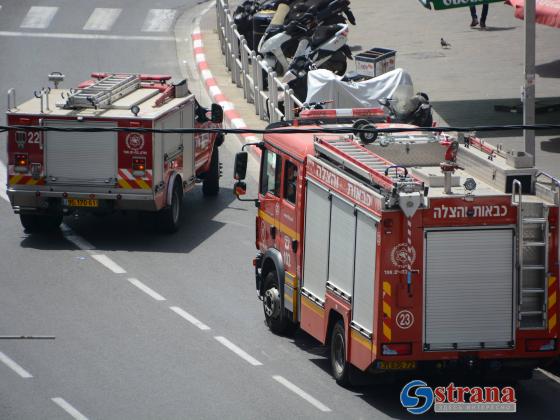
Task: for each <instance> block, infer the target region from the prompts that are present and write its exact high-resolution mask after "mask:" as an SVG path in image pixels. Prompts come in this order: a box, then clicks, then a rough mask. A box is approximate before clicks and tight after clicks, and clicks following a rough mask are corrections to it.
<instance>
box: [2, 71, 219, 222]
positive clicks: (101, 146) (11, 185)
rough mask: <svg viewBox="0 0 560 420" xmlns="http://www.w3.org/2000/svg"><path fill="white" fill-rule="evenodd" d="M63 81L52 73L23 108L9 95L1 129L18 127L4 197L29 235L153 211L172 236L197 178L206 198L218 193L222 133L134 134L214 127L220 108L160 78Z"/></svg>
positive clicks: (13, 132)
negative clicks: (65, 223)
mask: <svg viewBox="0 0 560 420" xmlns="http://www.w3.org/2000/svg"><path fill="white" fill-rule="evenodd" d="M63 78H64V77H63V75H62V74H61V73H52V74H51V75H49V79H50V80H51V81H52V82H54V84H55V88H54V89H50V88H49V89H42V90H41V91H39V92H35V96H36V98H34V99H31V100H29V101H26V102H24V103H22V104H16V103H15V91H14V90H13V89H12V90H11V91H10V92H9V94H8V112H7V116H8V125H11V126H19V128H17V129H14V130H10V131H9V134H8V191H7V192H8V196H9V198H10V202H11V204H12V207H13V208H14V210H15V212H16V213H18V214H19V216H20V219H21V222H22V224H23V226H24V227H25V229H26V230H27V231H28V232H35V231H45V230H47V231H48V230H52V229H57V228H58V226H59V225H60V223H61V221H62V217H63V216H64V215H69V214H72V213H75V212H78V211H79V212H91V213H96V214H105V213H110V212H113V211H117V210H118V211H120V210H123V211H127V210H134V211H141V212H152V213H156V212H157V213H158V223H159V226H160V227H161V229H162V230H164V231H167V232H174V231H176V230H177V229H178V228H179V224H180V221H181V212H182V201H183V194H184V193H186V192H187V191H189V190H191V189H192V188H193V187H194V186H195V183H196V182H198V181H201V182H202V183H203V185H202V192H203V193H204V195H216V194H217V193H218V190H219V178H220V171H221V168H220V163H219V156H218V153H219V152H218V147H219V146H220V145H221V144H222V142H223V136H222V135H221V134H208V133H205V134H203V133H198V134H192V133H189V134H187V133H177V132H168V133H165V132H163V133H162V132H160V133H152V132H150V131H141V130H142V129H156V130H157V129H171V130H173V129H180V128H220V127H221V123H222V118H223V111H222V108H221V107H220V106H219V105H217V104H213V105H212V109H211V110H209V109H206V108H204V107H202V106H201V105H200V104H199V103H198V102H197V100H196V99H195V97H194V95H192V94H191V93H190V92H189V90H188V87H187V84H186V81H182V82H180V83H177V84H172V83H170V79H171V76H167V75H142V74H122V73H118V74H109V73H94V74H92V78H93V79H92V80H88V81H85V82H83V83H81V84H80V85H79V86H78V87H77V88H76V89H58V84H59V83H61V82H62V80H63ZM34 127H40V128H44V129H45V131H42V130H38V129H37V128H34ZM66 129H68V130H69V131H66ZM123 129H128V131H124V130H123ZM79 130H81V131H79ZM103 130H105V131H103ZM107 130H109V131H107ZM136 130H138V131H136Z"/></svg>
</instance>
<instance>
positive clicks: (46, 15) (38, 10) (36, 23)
mask: <svg viewBox="0 0 560 420" xmlns="http://www.w3.org/2000/svg"><path fill="white" fill-rule="evenodd" d="M56 12H58V7H40V6H33V7H31V8H30V9H29V11H28V12H27V15H25V17H24V18H23V22H21V25H20V28H27V29H45V28H48V27H49V25H50V24H51V21H52V20H53V18H54V15H56Z"/></svg>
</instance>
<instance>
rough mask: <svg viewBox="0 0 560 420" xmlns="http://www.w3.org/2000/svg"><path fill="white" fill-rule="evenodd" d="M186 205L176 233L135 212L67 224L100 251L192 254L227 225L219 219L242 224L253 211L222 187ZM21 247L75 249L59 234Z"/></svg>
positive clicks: (192, 195)
mask: <svg viewBox="0 0 560 420" xmlns="http://www.w3.org/2000/svg"><path fill="white" fill-rule="evenodd" d="M183 205H184V207H183V221H182V225H181V228H180V229H179V231H178V232H176V233H174V234H165V233H161V232H159V231H158V229H157V226H156V222H157V221H156V218H155V217H153V216H154V215H141V214H138V213H134V212H130V213H126V214H121V213H115V214H110V215H107V216H100V217H96V216H93V215H84V216H79V217H78V218H74V217H73V216H69V217H66V218H65V219H64V223H65V224H67V225H68V226H70V227H71V228H72V230H73V231H74V232H76V233H77V234H78V235H80V236H82V237H83V238H85V239H86V240H87V241H88V242H90V243H91V244H92V245H93V246H94V247H95V249H97V250H100V251H129V252H136V251H138V252H154V253H161V252H169V253H189V252H191V251H192V250H193V249H195V248H196V247H197V246H199V245H200V244H201V243H203V242H204V241H205V240H206V239H207V238H209V237H210V236H212V235H214V234H215V233H216V232H217V231H218V230H220V229H221V228H223V227H224V226H225V225H226V222H223V221H219V220H216V219H215V218H216V216H217V215H219V214H220V213H222V212H224V211H227V212H228V216H227V220H228V221H229V220H233V221H234V222H235V220H237V219H239V220H240V221H239V224H242V223H243V220H244V218H245V213H246V212H247V211H249V210H250V209H252V206H251V204H250V203H241V202H239V201H236V199H235V196H234V195H233V192H232V190H231V188H222V189H221V191H220V194H219V195H218V196H217V197H210V198H205V197H202V192H201V188H199V187H197V188H195V189H194V190H193V191H191V192H189V193H187V194H186V195H185V197H184V199H183ZM226 209H227V210H226ZM21 246H22V247H23V248H35V249H48V250H52V249H57V250H63V249H68V250H70V249H74V248H75V246H74V245H73V244H72V243H70V242H69V241H67V240H66V239H64V237H63V235H62V233H58V232H57V233H56V234H49V235H46V234H44V235H41V234H36V235H28V236H27V237H26V238H25V239H23V240H22V242H21Z"/></svg>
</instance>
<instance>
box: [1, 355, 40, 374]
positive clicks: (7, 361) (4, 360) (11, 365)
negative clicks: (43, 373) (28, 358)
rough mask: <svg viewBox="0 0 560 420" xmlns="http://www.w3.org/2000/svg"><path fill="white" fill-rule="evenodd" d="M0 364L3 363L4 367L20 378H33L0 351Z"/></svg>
mask: <svg viewBox="0 0 560 420" xmlns="http://www.w3.org/2000/svg"><path fill="white" fill-rule="evenodd" d="M0 362H2V363H4V364H5V365H6V366H8V367H9V368H10V369H12V370H13V371H14V372H15V373H17V374H18V375H19V376H21V377H22V378H33V375H31V374H30V373H29V372H28V371H26V370H25V369H24V368H22V367H21V366H20V365H18V364H17V363H16V362H14V361H13V360H12V359H10V358H9V357H8V356H6V355H5V354H4V353H2V352H1V351H0Z"/></svg>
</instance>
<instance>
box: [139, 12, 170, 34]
mask: <svg viewBox="0 0 560 420" xmlns="http://www.w3.org/2000/svg"><path fill="white" fill-rule="evenodd" d="M176 14H177V10H173V9H150V11H149V12H148V15H147V16H146V20H145V21H144V25H143V26H142V32H167V31H169V29H170V28H171V25H172V24H173V21H174V19H175V15H176Z"/></svg>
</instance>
